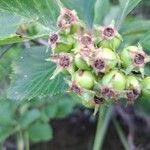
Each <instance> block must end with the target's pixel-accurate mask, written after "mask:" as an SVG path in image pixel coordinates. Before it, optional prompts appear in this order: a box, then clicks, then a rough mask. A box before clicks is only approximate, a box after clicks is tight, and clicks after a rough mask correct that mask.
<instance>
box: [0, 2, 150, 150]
mask: <svg viewBox="0 0 150 150" xmlns="http://www.w3.org/2000/svg"><path fill="white" fill-rule="evenodd" d="M61 1H62V3H63V4H64V5H65V6H66V7H67V8H70V9H75V10H76V11H77V13H78V15H79V17H80V18H81V19H82V20H83V21H84V22H85V23H86V24H87V26H88V28H91V27H92V26H94V24H101V25H108V24H110V22H111V21H112V20H115V22H116V27H117V28H118V29H119V31H120V33H121V34H122V36H123V39H124V42H123V45H121V48H120V50H121V49H122V48H123V47H124V46H128V45H130V44H137V43H138V42H139V43H140V44H141V45H142V46H143V47H144V49H145V51H146V52H147V53H148V54H150V30H149V29H150V20H149V18H150V9H149V8H150V1H149V0H127V1H125V0H82V1H81V0H61ZM139 2H140V4H139V5H138V6H137V4H138V3H139ZM134 7H135V8H134ZM133 8H134V9H133ZM132 9H133V10H132ZM128 13H129V14H128ZM58 15H59V8H58V5H57V4H56V1H55V0H43V1H40V0H37V1H36V0H19V1H17V0H12V1H10V0H0V143H1V148H0V149H2V147H3V146H4V145H5V143H6V141H7V140H9V138H10V137H13V138H14V139H16V140H15V144H16V145H17V147H18V150H23V147H26V150H28V149H29V145H30V142H31V143H39V142H45V141H49V140H52V139H53V135H54V133H53V128H52V126H51V124H50V121H51V120H53V119H60V118H65V117H66V116H68V115H69V114H70V113H73V112H74V107H75V106H78V105H80V104H79V101H78V100H77V97H75V96H74V95H71V94H66V93H65V91H66V88H67V87H66V85H65V84H64V83H63V81H62V76H61V75H60V76H58V77H57V78H56V79H55V80H54V81H53V82H50V81H49V77H50V76H51V73H52V72H53V70H54V68H55V66H54V65H53V64H50V63H49V62H46V61H45V59H46V58H47V57H48V55H49V54H48V53H46V49H47V38H48V36H49V34H50V33H53V32H55V31H56V30H57V27H56V20H57V17H58ZM127 15H128V16H127ZM126 16H127V17H126ZM125 18H126V19H125ZM149 65H150V64H147V66H146V68H145V71H146V75H150V66H149ZM124 105H125V104H124ZM134 107H135V111H136V112H138V113H139V114H140V115H142V116H146V117H147V116H148V115H149V113H150V101H149V100H147V99H140V100H139V101H138V102H137V103H136V104H135V106H134ZM91 115H92V114H91ZM106 123H107V124H109V122H108V121H107V122H106ZM115 125H116V129H117V131H118V133H119V135H120V136H119V137H120V139H121V140H122V144H123V145H124V148H125V147H127V146H126V142H125V141H126V139H125V138H123V137H124V133H122V131H121V128H119V126H117V125H118V124H117V123H116V124H115ZM106 127H107V126H106Z"/></svg>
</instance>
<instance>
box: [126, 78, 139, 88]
mask: <svg viewBox="0 0 150 150" xmlns="http://www.w3.org/2000/svg"><path fill="white" fill-rule="evenodd" d="M133 88H134V89H137V90H140V83H139V81H138V79H137V78H136V77H135V76H127V77H126V89H133Z"/></svg>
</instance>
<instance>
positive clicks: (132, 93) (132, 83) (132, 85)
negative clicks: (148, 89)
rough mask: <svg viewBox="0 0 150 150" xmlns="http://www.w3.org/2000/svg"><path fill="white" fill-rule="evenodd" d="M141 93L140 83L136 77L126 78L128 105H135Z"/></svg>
mask: <svg viewBox="0 0 150 150" xmlns="http://www.w3.org/2000/svg"><path fill="white" fill-rule="evenodd" d="M140 93H141V87H140V83H139V81H138V80H137V78H136V77H135V76H127V77H126V98H127V102H128V104H129V105H130V104H134V102H135V100H136V99H138V97H139V96H140Z"/></svg>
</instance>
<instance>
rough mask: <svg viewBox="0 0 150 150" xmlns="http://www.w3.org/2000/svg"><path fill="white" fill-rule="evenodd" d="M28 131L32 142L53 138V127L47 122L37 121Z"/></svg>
mask: <svg viewBox="0 0 150 150" xmlns="http://www.w3.org/2000/svg"><path fill="white" fill-rule="evenodd" d="M27 132H28V133H29V138H30V140H31V141H32V142H34V143H36V142H45V141H48V140H51V139H52V137H53V132H52V128H51V126H50V125H48V124H47V123H42V122H36V123H35V124H33V125H31V126H30V127H29V128H28V130H27Z"/></svg>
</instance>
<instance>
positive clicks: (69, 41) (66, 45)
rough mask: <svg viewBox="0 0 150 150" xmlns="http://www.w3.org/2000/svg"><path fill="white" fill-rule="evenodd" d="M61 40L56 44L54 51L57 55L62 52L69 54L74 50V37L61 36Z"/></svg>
mask: <svg viewBox="0 0 150 150" xmlns="http://www.w3.org/2000/svg"><path fill="white" fill-rule="evenodd" d="M60 38H61V40H59V41H58V42H57V43H56V47H55V49H54V51H55V52H56V53H60V52H66V53H69V52H71V49H72V48H73V45H74V42H75V41H74V39H73V37H72V36H67V37H65V36H60Z"/></svg>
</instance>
